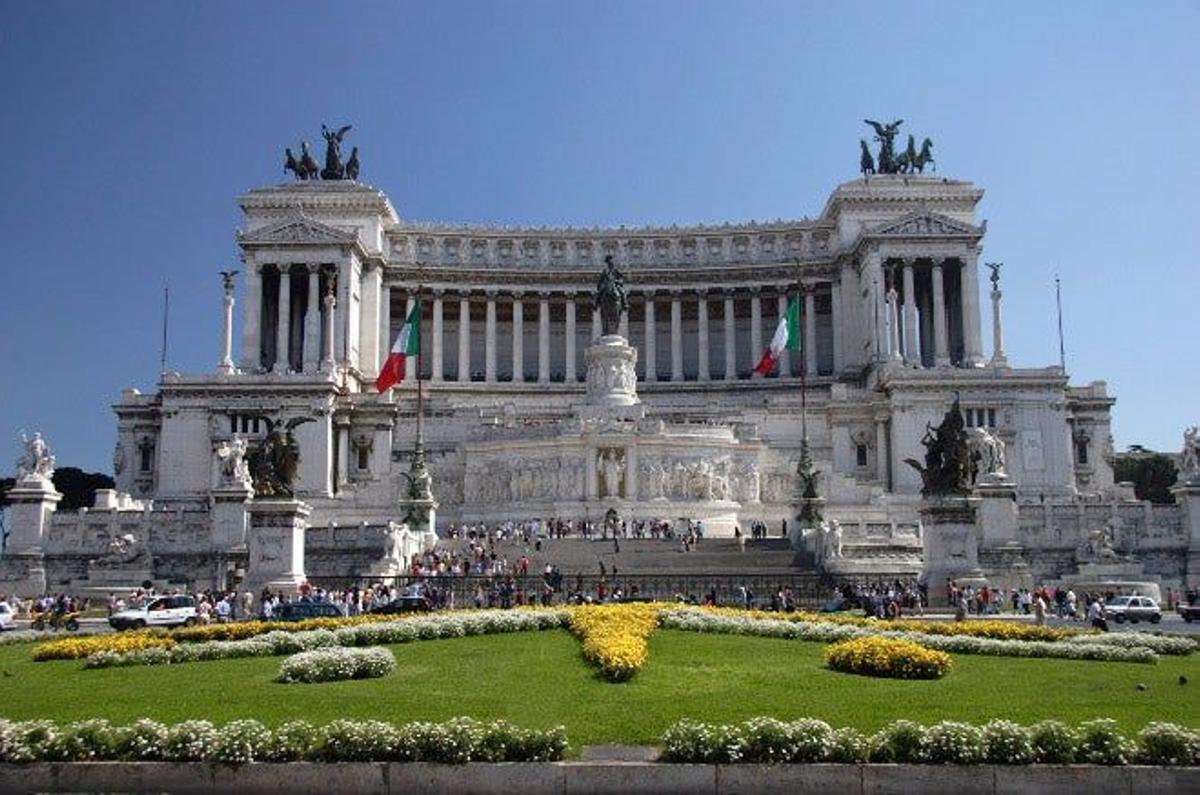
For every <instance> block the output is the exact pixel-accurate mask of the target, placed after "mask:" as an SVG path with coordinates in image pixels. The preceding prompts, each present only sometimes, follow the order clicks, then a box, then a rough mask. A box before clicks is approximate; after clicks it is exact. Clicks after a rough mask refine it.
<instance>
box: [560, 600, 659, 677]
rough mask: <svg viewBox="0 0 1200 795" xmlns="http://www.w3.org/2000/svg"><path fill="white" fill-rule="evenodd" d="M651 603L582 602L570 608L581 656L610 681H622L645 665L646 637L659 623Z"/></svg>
mask: <svg viewBox="0 0 1200 795" xmlns="http://www.w3.org/2000/svg"><path fill="white" fill-rule="evenodd" d="M658 614H659V607H658V606H657V605H654V604H616V605H585V606H582V607H576V608H572V609H571V610H570V626H571V631H572V632H574V633H575V634H576V635H577V636H579V639H580V640H581V641H582V642H583V656H584V657H586V658H587V660H588V661H589V662H591V663H592V664H593V665H595V666H597V667H599V668H600V671H601V673H602V674H603V675H604V676H605V678H607V679H608V680H610V681H613V682H623V681H625V680H627V679H629V678H631V677H632V676H633V675H634V674H636V673H637V672H638V671H640V670H641V669H642V666H644V665H645V664H646V657H647V652H646V639H647V638H649V637H650V633H651V632H653V631H654V629H655V628H656V627H657V626H658Z"/></svg>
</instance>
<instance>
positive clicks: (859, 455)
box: [854, 444, 867, 467]
mask: <svg viewBox="0 0 1200 795" xmlns="http://www.w3.org/2000/svg"><path fill="white" fill-rule="evenodd" d="M854 454H855V463H857V464H858V466H860V467H865V466H866V465H867V446H866V445H865V444H859V445H855V450H854Z"/></svg>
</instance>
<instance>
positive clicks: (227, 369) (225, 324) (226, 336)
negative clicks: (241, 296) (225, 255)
mask: <svg viewBox="0 0 1200 795" xmlns="http://www.w3.org/2000/svg"><path fill="white" fill-rule="evenodd" d="M233 371H234V367H233V277H232V276H229V277H226V279H225V289H224V295H223V296H222V297H221V360H220V361H219V362H218V363H217V372H218V373H223V374H225V375H229V374H230V373H232V372H233Z"/></svg>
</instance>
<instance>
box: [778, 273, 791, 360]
mask: <svg viewBox="0 0 1200 795" xmlns="http://www.w3.org/2000/svg"><path fill="white" fill-rule="evenodd" d="M775 305H776V306H777V307H778V317H784V316H785V315H787V308H788V294H787V287H786V286H783V287H780V288H779V297H778V298H777V299H776V301H775ZM775 322H776V323H778V322H779V320H778V318H776V321H775ZM791 374H792V352H791V351H790V350H788V349H787V348H784V349H783V350H782V351H780V352H779V377H780V378H787V377H789V376H790V375H791Z"/></svg>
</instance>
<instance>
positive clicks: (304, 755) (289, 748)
mask: <svg viewBox="0 0 1200 795" xmlns="http://www.w3.org/2000/svg"><path fill="white" fill-rule="evenodd" d="M326 728H328V727H326ZM324 736H325V735H324V733H323V732H322V730H321V729H318V728H317V727H316V726H313V725H312V724H311V723H309V722H308V721H306V720H290V721H288V722H287V723H284V724H282V725H280V726H279V727H278V728H277V729H275V731H273V732H271V741H270V745H269V746H268V747H267V749H266V751H265V753H264V754H263V759H264V760H265V761H267V762H297V761H299V760H302V759H316V758H318V757H319V754H318V751H319V749H320V747H321V743H322V742H323V741H324Z"/></svg>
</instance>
